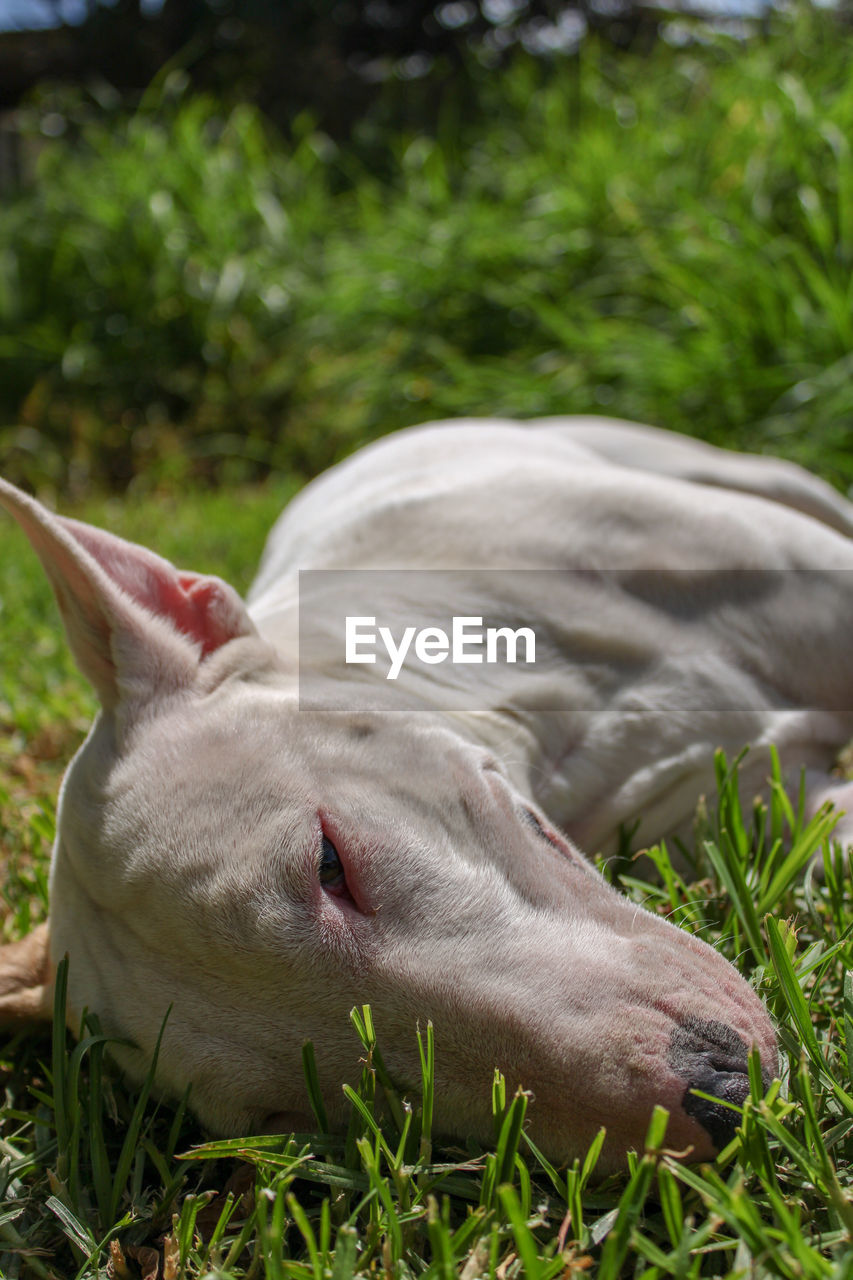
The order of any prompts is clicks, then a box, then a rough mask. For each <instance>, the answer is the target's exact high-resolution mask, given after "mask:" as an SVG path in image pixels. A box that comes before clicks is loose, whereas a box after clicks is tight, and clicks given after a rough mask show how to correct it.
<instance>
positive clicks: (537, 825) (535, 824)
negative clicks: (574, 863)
mask: <svg viewBox="0 0 853 1280" xmlns="http://www.w3.org/2000/svg"><path fill="white" fill-rule="evenodd" d="M521 816H522V818H523V819H524V821H525V822H526V823H527V825H528V826H529V827H532V828H533V830H534V831H535V832H536V834H537V835H540V836H541V837H542V839H543V840H547V841H548V843H549V844H552V845H553V846H554V848H555V849H559V848H560V846H559V845H558V844H557V842H556V840H555V839H554V837H553V836H552V835H550V834H549V832H547V831H546V830H545V828H544V827H543V826H542V823H541V822H540V821H539V818H538V817H537V815H536V814H535V813H534V812H533V810H532V809H522V811H521ZM560 852H561V853H562V849H561V850H560Z"/></svg>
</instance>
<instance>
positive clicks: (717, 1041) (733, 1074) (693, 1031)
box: [669, 1016, 776, 1151]
mask: <svg viewBox="0 0 853 1280" xmlns="http://www.w3.org/2000/svg"><path fill="white" fill-rule="evenodd" d="M748 1054H749V1047H748V1045H747V1044H746V1042H745V1041H744V1040H743V1038H742V1037H741V1036H740V1035H739V1034H738V1033H737V1031H735V1030H734V1028H733V1027H730V1026H728V1025H727V1024H726V1023H725V1022H715V1021H707V1020H705V1019H702V1018H697V1017H693V1016H689V1017H687V1018H686V1019H685V1020H684V1021H683V1022H682V1023H680V1024H679V1025H678V1026H676V1027H675V1029H674V1030H673V1033H672V1038H671V1040H670V1046H669V1064H670V1066H671V1067H672V1068H673V1069H674V1070H675V1071H676V1072H677V1073H678V1075H679V1076H680V1077H681V1078H682V1079H683V1080H684V1082H685V1085H686V1088H685V1091H684V1097H683V1099H682V1103H681V1106H682V1109H683V1110H684V1111H685V1112H686V1113H687V1115H689V1116H691V1117H692V1119H694V1120H695V1121H697V1123H698V1124H701V1126H702V1128H703V1129H704V1130H705V1132H706V1133H707V1134H708V1136H709V1137H710V1139H711V1141H712V1142H713V1144H714V1146H715V1147H716V1148H717V1150H718V1151H720V1150H722V1148H723V1147H724V1146H726V1144H727V1143H728V1142H730V1141H731V1139H732V1138H733V1137H734V1134H735V1129H736V1128H737V1124H738V1120H739V1118H740V1117H739V1115H738V1113H737V1111H733V1110H732V1109H731V1107H730V1106H724V1105H723V1104H724V1103H733V1104H734V1105H735V1106H737V1107H742V1106H743V1104H744V1102H745V1101H746V1099H747V1097H748V1096H749V1076H748V1074H747V1072H748V1066H747V1058H748ZM771 1065H772V1067H775V1065H776V1064H775V1063H773V1064H770V1063H768V1062H766V1061H765V1060H763V1059H762V1063H761V1075H762V1079H763V1080H764V1083H765V1085H766V1084H768V1083H769V1081H770V1078H771V1075H772V1070H771ZM696 1090H699V1091H700V1092H701V1093H703V1094H709V1095H710V1097H711V1098H716V1099H719V1101H718V1102H714V1101H711V1100H709V1098H707V1097H698V1096H697V1093H696V1092H695V1091H696Z"/></svg>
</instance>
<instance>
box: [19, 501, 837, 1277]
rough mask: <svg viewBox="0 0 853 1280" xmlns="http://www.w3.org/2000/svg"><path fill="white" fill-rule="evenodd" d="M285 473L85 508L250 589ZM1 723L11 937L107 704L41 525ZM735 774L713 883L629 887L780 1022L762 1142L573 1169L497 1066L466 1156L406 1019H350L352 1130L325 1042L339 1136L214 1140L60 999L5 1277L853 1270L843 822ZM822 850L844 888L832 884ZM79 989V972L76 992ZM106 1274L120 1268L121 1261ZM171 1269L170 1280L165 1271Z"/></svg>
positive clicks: (24, 587) (718, 833)
mask: <svg viewBox="0 0 853 1280" xmlns="http://www.w3.org/2000/svg"><path fill="white" fill-rule="evenodd" d="M287 488H288V487H287V485H286V484H284V483H283V482H277V483H276V484H270V485H268V486H266V487H265V488H262V489H260V490H257V491H254V490H246V491H244V493H243V494H242V498H241V501H239V502H237V503H233V501H232V502H229V504H228V508H227V514H226V509H225V507H224V505H223V500H222V499H221V498H220V497H219V496H218V495H216V494H207V493H197V494H193V493H184V494H183V495H182V497H181V502H180V504H179V505H178V504H176V502H175V500H174V499H173V498H169V497H159V498H156V499H155V498H152V499H149V500H147V501H146V502H141V503H139V504H137V505H136V506H135V507H134V508H133V509H132V510H131V509H130V508H125V507H118V506H116V505H114V504H113V503H112V502H107V503H104V502H98V503H93V504H92V505H91V506H87V507H86V508H85V509H84V510H82V511H81V512H79V513H78V514H81V515H82V516H84V518H88V519H93V520H100V521H102V522H104V523H109V524H110V525H111V526H112V527H114V528H116V529H117V530H118V531H120V532H123V533H125V534H127V535H130V536H135V537H137V538H140V539H143V540H145V541H147V542H149V543H152V544H154V545H156V546H157V547H158V549H159V550H161V551H164V552H166V553H167V554H169V555H170V556H171V557H173V558H175V559H176V560H177V561H178V562H180V563H183V564H187V565H190V564H191V565H192V566H193V567H198V568H215V567H222V566H223V565H224V566H225V567H226V571H227V573H228V574H229V575H232V576H233V578H234V580H235V581H236V582H237V583H238V585H240V586H245V585H246V568H247V566H249V565H251V564H252V563H253V562H254V560H255V559H256V556H257V553H258V552H259V550H260V545H261V542H262V538H263V534H264V532H265V530H266V528H267V526H268V524H269V522H270V519H271V517H272V515H273V513H274V511H275V510H277V509H278V506H279V505H280V502H281V501H282V499H283V498H284V497H285V496H286V493H287ZM0 600H2V609H0V649H2V653H3V655H4V662H3V671H2V678H3V681H4V684H3V686H2V697H0V721H2V723H3V727H4V730H5V731H6V732H5V733H4V745H3V756H2V783H0V806H2V812H0V822H2V847H3V852H4V856H5V860H6V864H7V871H8V879H7V886H6V889H5V897H6V901H7V904H8V918H7V922H6V930H7V934H8V936H17V935H18V934H19V933H21V932H23V930H24V929H25V928H27V927H28V925H29V924H30V923H31V922H32V921H35V920H37V919H38V918H40V916H41V915H42V914H43V912H44V909H45V873H46V865H47V860H48V856H49V847H50V840H51V835H52V829H53V815H54V807H53V806H54V800H53V794H54V786H55V782H56V776H57V773H58V769H59V767H60V762H61V760H63V759H64V758H65V757H66V756H67V754H68V753H69V752H70V750H71V749H72V748H73V746H74V745H75V743H76V741H78V740H79V737H80V735H81V734H82V732H83V731H84V728H85V724H86V722H87V719H88V717H89V714H90V712H91V710H92V705H93V704H92V700H91V696H90V695H89V693H88V692H87V691H86V690H85V689H84V688H83V686H82V682H81V681H80V679H79V678H78V677H77V676H76V675H75V673H74V672H73V670H72V668H71V665H70V660H69V659H68V658H67V656H66V654H65V650H64V644H63V642H62V640H61V637H60V636H59V632H58V624H57V622H56V621H55V615H54V614H53V612H52V606H51V604H50V600H49V590H48V588H47V586H46V585H45V584H44V583H43V582H42V578H41V574H40V572H39V571H38V570H37V568H36V566H35V562H34V561H33V560H31V559H27V556H26V553H25V550H24V548H23V544H22V542H21V540H20V539H19V538H18V535H17V534H16V533H15V532H14V531H13V530H12V529H11V528H10V525H9V522H6V521H4V522H3V524H2V526H0ZM735 769H736V762H729V763H726V762H725V761H723V760H722V759H721V760H720V761H719V769H718V793H719V794H718V797H717V799H716V801H713V800H712V799H709V805H708V816H707V817H706V818H705V819H704V821H703V823H702V825H701V829H700V832H699V836H698V838H697V842H696V847H695V850H694V851H693V853H692V856H693V858H694V859H695V865H694V867H693V868H692V870H691V871H690V873H689V874H682V873H680V872H679V871H677V870H676V869H675V868H674V867H673V865H672V862H671V860H670V857H669V852H668V851H667V849H666V848H665V847H663V846H660V847H658V848H655V849H653V850H650V851H649V852H648V854H647V859H648V860H650V862H651V864H653V865H654V867H655V868H656V869H657V872H658V881H657V883H656V885H654V886H650V885H649V883H647V882H646V881H644V880H642V879H640V878H639V876H638V874H637V867H636V866H635V864H634V863H632V862H631V861H630V860H625V861H623V862H620V863H618V864H615V865H614V866H612V867H610V868H605V871H606V872H607V873H609V874H615V872H616V870H618V871H619V880H620V883H621V885H622V887H623V889H624V890H625V891H626V892H628V893H629V894H631V895H632V896H633V897H634V898H636V900H638V901H643V902H645V903H646V905H647V906H649V907H650V908H651V909H652V910H655V911H659V912H661V913H664V914H667V915H671V916H673V917H674V918H675V919H677V920H678V921H679V922H680V923H681V925H682V927H684V928H686V929H689V930H690V931H692V932H695V933H698V934H701V936H702V937H704V938H706V939H707V940H709V941H711V942H713V943H714V944H715V945H716V946H717V947H719V949H720V950H721V951H723V952H724V953H725V954H726V955H727V956H728V957H729V958H730V959H731V960H732V962H733V963H734V964H735V965H736V966H737V967H738V969H739V970H740V971H741V972H742V973H744V974H745V975H746V976H747V977H748V978H749V980H750V981H751V982H752V983H753V985H754V986H755V987H756V989H757V990H758V991H759V992H760V994H761V995H762V997H763V998H764V1000H765V1001H766V1002H767V1004H768V1006H769V1008H770V1009H771V1011H772V1013H773V1016H774V1018H775V1019H776V1022H777V1025H778V1028H779V1036H780V1043H781V1049H782V1064H783V1069H782V1079H781V1082H780V1083H777V1084H774V1085H773V1086H771V1088H770V1091H769V1093H768V1094H767V1096H766V1097H762V1091H761V1085H760V1080H759V1078H758V1071H757V1064H753V1076H754V1079H753V1095H752V1097H751V1098H750V1099H749V1101H748V1102H747V1103H746V1105H745V1106H744V1108H743V1113H742V1116H741V1118H740V1124H739V1128H738V1134H737V1137H736V1138H735V1139H734V1140H733V1142H732V1143H731V1145H730V1147H729V1148H728V1149H727V1150H726V1151H725V1152H723V1153H722V1154H721V1155H720V1157H719V1158H718V1159H717V1160H716V1161H715V1162H714V1164H712V1165H703V1166H699V1167H688V1166H684V1165H682V1164H680V1163H679V1162H678V1161H677V1160H676V1159H675V1158H674V1157H673V1154H672V1153H671V1152H670V1151H669V1150H668V1148H667V1143H666V1136H665V1116H664V1115H661V1114H658V1115H655V1117H654V1118H653V1120H652V1122H651V1124H650V1128H649V1133H648V1137H647V1141H646V1146H645V1149H644V1150H642V1151H638V1152H636V1153H635V1154H634V1155H633V1156H632V1157H631V1159H630V1162H629V1167H628V1169H627V1171H626V1172H625V1173H624V1174H623V1175H621V1176H619V1177H611V1178H609V1179H607V1180H606V1181H601V1180H600V1179H598V1178H597V1177H596V1157H597V1151H596V1144H593V1147H592V1148H591V1150H590V1152H589V1153H588V1155H587V1157H586V1159H585V1160H584V1161H578V1162H576V1163H575V1164H573V1165H572V1166H571V1167H569V1168H564V1169H559V1168H555V1167H553V1166H552V1165H551V1164H550V1163H549V1162H548V1161H547V1160H546V1159H545V1158H544V1157H543V1156H542V1155H541V1154H540V1153H539V1152H538V1151H537V1150H536V1149H535V1148H534V1147H533V1146H532V1144H531V1143H530V1142H529V1140H528V1139H527V1137H526V1135H525V1128H524V1119H525V1114H526V1111H527V1110H528V1108H529V1107H531V1106H535V1101H531V1100H530V1099H529V1098H528V1097H527V1096H526V1095H524V1094H523V1093H520V1094H518V1095H517V1096H515V1097H512V1096H507V1093H506V1088H505V1084H504V1082H503V1081H502V1079H501V1078H500V1077H499V1076H497V1077H496V1079H495V1083H494V1087H493V1094H492V1102H493V1112H494V1118H495V1130H494V1133H495V1138H494V1143H493V1145H492V1146H491V1147H489V1148H488V1149H486V1150H482V1149H479V1148H475V1147H473V1146H467V1147H459V1146H453V1145H448V1144H446V1143H443V1142H442V1140H441V1135H440V1134H438V1133H436V1132H434V1130H433V1125H432V1118H431V1117H432V1114H433V1096H434V1085H433V1079H434V1063H435V1061H436V1060H437V1059H438V1060H440V1055H441V1051H442V1046H441V1044H440V1042H439V1043H434V1042H433V1038H432V1033H431V1028H430V1027H421V1028H420V1029H418V1028H416V1027H415V1026H413V1027H412V1032H411V1034H412V1036H413V1037H414V1036H416V1035H419V1036H420V1041H419V1042H420V1049H421V1062H422V1080H421V1084H420V1088H419V1089H417V1090H416V1091H415V1093H414V1095H412V1096H408V1097H400V1096H398V1094H397V1093H396V1091H395V1089H394V1087H393V1083H392V1082H391V1081H390V1080H389V1079H388V1078H387V1075H386V1073H385V1071H384V1067H383V1062H382V1055H381V1047H382V1026H381V1025H376V1026H374V1023H373V1019H372V1016H371V1014H370V1011H369V1010H368V1009H366V1008H359V1009H356V1010H354V1011H353V1015H352V1022H353V1026H352V1035H353V1037H354V1038H355V1039H356V1040H357V1041H360V1042H361V1045H362V1049H363V1069H362V1072H361V1076H360V1079H357V1080H353V1081H351V1082H350V1084H349V1085H348V1086H347V1097H348V1099H349V1103H350V1120H349V1127H348V1130H347V1132H346V1133H333V1132H329V1129H328V1125H327V1123H326V1119H325V1104H324V1099H323V1097H322V1095H321V1091H320V1088H319V1085H318V1083H317V1078H316V1071H315V1068H314V1065H313V1055H312V1053H311V1050H310V1047H306V1049H305V1053H304V1067H305V1072H306V1078H307V1080H308V1083H309V1092H310V1095H311V1100H312V1109H313V1112H314V1116H315V1122H316V1123H315V1127H314V1131H313V1132H311V1133H305V1134H294V1135H292V1136H282V1137H274V1138H270V1137H264V1138H258V1137H251V1136H246V1137H245V1138H241V1139H237V1140H233V1141H209V1140H208V1136H207V1135H205V1134H203V1133H201V1132H200V1131H199V1129H198V1127H197V1125H196V1124H195V1122H194V1121H193V1119H192V1117H191V1115H190V1113H189V1112H188V1110H187V1108H186V1106H185V1105H184V1104H183V1103H182V1104H181V1105H179V1106H177V1107H175V1106H174V1105H170V1104H167V1103H165V1102H158V1101H156V1100H155V1098H154V1096H153V1093H152V1092H151V1090H150V1079H149V1081H148V1083H147V1084H146V1085H145V1086H144V1087H143V1088H142V1089H141V1090H133V1089H129V1088H128V1087H127V1086H126V1085H125V1084H124V1083H123V1081H122V1080H121V1079H120V1078H119V1077H118V1076H117V1074H115V1072H114V1071H113V1069H112V1068H111V1067H110V1065H109V1058H108V1055H107V1052H106V1049H107V1046H106V1044H105V1040H104V1037H103V1035H102V1034H101V1030H100V1028H99V1026H98V1024H97V1021H96V1020H95V1019H94V1018H93V1017H89V1018H88V1019H86V1021H85V1025H84V1026H83V1027H82V1028H81V1035H80V1038H79V1040H75V1039H73V1038H71V1037H70V1036H68V1037H67V1036H66V1033H65V1031H64V1030H62V1027H63V1018H62V1007H61V1005H62V1000H63V990H62V982H61V981H60V982H59V983H58V994H57V1000H58V1003H59V1006H60V1007H59V1010H58V1013H59V1019H58V1021H57V1024H56V1030H55V1031H54V1034H53V1036H51V1035H50V1034H49V1033H48V1034H46V1035H42V1036H38V1035H36V1036H26V1035H23V1034H21V1035H17V1036H15V1037H14V1038H13V1039H12V1040H11V1041H9V1042H8V1043H7V1044H6V1045H5V1046H4V1048H3V1050H2V1057H0V1069H2V1075H3V1085H4V1105H3V1108H2V1118H0V1200H1V1201H2V1206H0V1274H2V1275H3V1276H4V1277H6V1278H8V1280H13V1278H16V1277H33V1276H37V1277H41V1278H42V1280H44V1278H46V1277H61V1278H62V1280H69V1278H70V1277H80V1280H83V1278H84V1277H92V1278H94V1277H98V1276H104V1275H107V1274H109V1275H112V1276H113V1277H120V1278H122V1280H124V1278H125V1277H140V1276H146V1277H154V1276H157V1275H160V1276H162V1277H164V1280H166V1278H168V1277H172V1278H175V1277H183V1276H186V1277H209V1280H214V1278H216V1280H246V1278H247V1277H261V1276H269V1277H272V1278H274V1280H277V1278H278V1277H287V1278H288V1280H291V1278H295V1280H301V1278H303V1277H304V1278H306V1280H307V1278H308V1277H316V1278H317V1280H320V1278H321V1277H322V1278H324V1280H328V1278H332V1277H340V1278H341V1280H344V1278H345V1277H349V1276H365V1277H366V1276H382V1277H394V1278H395V1280H396V1278H397V1277H399V1278H401V1280H402V1278H408V1277H410V1276H411V1277H414V1276H425V1277H429V1278H430V1280H432V1278H433V1277H435V1280H438V1278H445V1277H465V1280H473V1278H474V1277H476V1276H483V1277H489V1278H490V1280H491V1278H492V1277H494V1278H495V1280H511V1278H512V1277H514V1276H525V1277H532V1278H534V1280H535V1278H538V1277H542V1278H551V1277H554V1278H556V1277H561V1278H563V1277H565V1278H569V1277H574V1276H577V1275H580V1274H584V1273H588V1274H590V1275H594V1276H596V1277H598V1278H599V1280H615V1278H616V1277H629V1276H630V1277H640V1276H642V1277H646V1278H647V1280H658V1278H662V1277H667V1276H673V1277H684V1278H688V1280H692V1278H694V1277H695V1278H696V1280H698V1278H699V1277H711V1276H725V1277H729V1276H730V1277H736V1276H738V1277H742V1276H750V1277H761V1278H763V1277H770V1276H773V1277H785V1278H786V1280H788V1278H790V1280H811V1278H812V1277H814V1278H815V1280H846V1277H848V1276H849V1275H850V1274H851V1273H853V1194H851V1179H850V1174H849V1164H850V1157H851V1153H853V973H851V971H853V907H851V902H853V896H851V866H850V860H849V858H844V857H842V856H841V855H840V853H839V852H838V851H836V852H835V854H833V853H832V851H831V844H830V839H831V831H832V825H833V823H832V817H831V815H828V814H826V813H821V814H819V815H817V816H816V817H815V818H814V819H813V820H812V821H811V822H810V823H808V824H805V823H804V822H803V819H802V814H801V812H800V809H799V807H798V805H797V803H796V799H795V800H794V801H793V802H792V801H791V800H790V799H789V798H788V797H787V796H786V795H785V793H784V791H783V790H782V787H781V782H780V779H779V775H778V770H777V771H776V773H775V775H774V777H773V779H772V783H771V788H770V801H769V817H768V820H767V821H766V822H765V821H764V820H763V816H761V815H757V814H756V813H753V812H751V811H750V812H743V811H742V810H741V805H740V801H739V799H738V793H737V788H736V785H735V780H734V778H735ZM815 855H817V856H818V857H819V858H821V857H822V860H823V866H824V877H823V879H822V880H821V879H818V878H817V877H816V876H815V875H814V874H813V867H812V859H813V857H814V856H815ZM60 976H61V975H60ZM108 1266H109V1268H110V1270H109V1271H108V1269H107V1268H108ZM158 1268H159V1270H158Z"/></svg>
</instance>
